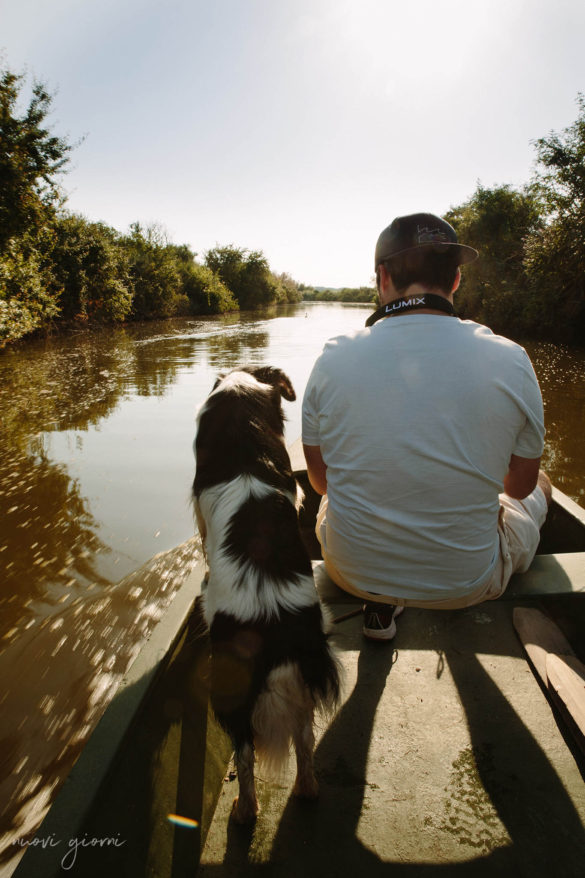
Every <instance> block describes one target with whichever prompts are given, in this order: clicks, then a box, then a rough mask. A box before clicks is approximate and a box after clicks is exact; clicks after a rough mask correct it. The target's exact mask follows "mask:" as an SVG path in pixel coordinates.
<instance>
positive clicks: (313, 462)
mask: <svg viewBox="0 0 585 878" xmlns="http://www.w3.org/2000/svg"><path fill="white" fill-rule="evenodd" d="M303 451H304V452H305V460H306V461H307V475H308V476H309V481H310V483H311V485H312V486H313V488H314V489H315V491H316V492H317V494H326V493H327V464H326V463H325V461H324V460H323V457H322V455H321V448H320V447H319V446H318V445H305V444H303Z"/></svg>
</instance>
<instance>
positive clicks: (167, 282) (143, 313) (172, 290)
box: [124, 223, 181, 320]
mask: <svg viewBox="0 0 585 878" xmlns="http://www.w3.org/2000/svg"><path fill="white" fill-rule="evenodd" d="M130 232H131V233H130V235H129V236H127V237H126V238H125V242H124V243H125V247H126V248H127V252H128V256H129V260H130V274H131V277H132V283H133V288H134V298H133V302H132V317H133V318H134V319H135V320H150V319H152V318H155V317H170V316H172V315H173V314H174V313H176V310H177V298H178V296H179V295H180V292H181V278H180V274H179V271H178V268H177V263H176V259H175V256H174V254H173V249H172V246H169V245H168V242H167V240H166V236H165V234H164V233H163V232H162V230H161V229H160V228H158V227H157V226H149V227H148V228H143V227H142V226H141V225H140V223H133V224H132V225H131V227H130Z"/></svg>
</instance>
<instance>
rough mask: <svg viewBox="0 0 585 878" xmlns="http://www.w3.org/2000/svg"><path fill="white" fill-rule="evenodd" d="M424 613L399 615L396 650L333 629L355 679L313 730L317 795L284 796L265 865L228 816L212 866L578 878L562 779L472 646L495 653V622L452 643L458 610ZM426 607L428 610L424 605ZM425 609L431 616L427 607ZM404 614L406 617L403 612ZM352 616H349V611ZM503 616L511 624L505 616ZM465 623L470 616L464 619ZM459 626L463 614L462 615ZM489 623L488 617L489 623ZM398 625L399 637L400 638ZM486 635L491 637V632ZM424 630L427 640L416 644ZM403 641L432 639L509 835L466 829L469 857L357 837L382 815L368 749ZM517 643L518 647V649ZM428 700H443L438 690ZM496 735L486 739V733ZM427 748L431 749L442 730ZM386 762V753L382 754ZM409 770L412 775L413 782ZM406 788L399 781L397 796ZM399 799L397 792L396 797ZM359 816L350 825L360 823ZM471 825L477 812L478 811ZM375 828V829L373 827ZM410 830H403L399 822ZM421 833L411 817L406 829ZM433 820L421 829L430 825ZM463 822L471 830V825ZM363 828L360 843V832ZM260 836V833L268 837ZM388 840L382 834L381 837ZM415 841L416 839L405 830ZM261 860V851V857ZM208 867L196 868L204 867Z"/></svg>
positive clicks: (353, 628)
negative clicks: (435, 618)
mask: <svg viewBox="0 0 585 878" xmlns="http://www.w3.org/2000/svg"><path fill="white" fill-rule="evenodd" d="M423 612H425V611H412V610H409V611H408V614H405V615H404V617H402V619H401V620H400V623H399V634H398V637H397V639H396V641H395V643H396V648H394V649H393V646H392V645H390V644H385V645H381V644H368V643H367V642H364V641H363V640H362V637H361V632H360V630H359V625H356V624H352V623H343V627H344V628H345V629H346V630H344V631H343V633H341V636H340V637H339V638H338V641H339V642H338V644H337V646H338V647H341V648H342V649H357V650H359V657H358V662H357V678H356V680H355V685H354V688H353V690H352V692H351V694H350V696H349V698H348V699H347V701H346V702H345V703H344V705H343V706H342V708H341V710H340V711H339V713H338V714H337V715H336V717H335V719H334V720H333V722H332V723H331V725H330V726H329V728H328V729H327V731H326V732H325V734H324V735H323V737H322V739H321V741H320V743H319V745H318V747H317V750H316V754H315V764H316V770H317V776H318V778H319V782H320V787H321V794H320V797H319V800H318V801H317V802H315V803H306V802H302V801H298V800H296V799H294V798H292V797H291V798H289V800H288V802H287V805H286V807H285V810H284V812H283V814H282V817H281V820H280V822H279V826H278V829H277V831H276V834H275V836H274V840H273V843H272V848H271V853H270V857H269V862H268V863H266V862H265V863H263V864H253V863H250V862H248V859H247V853H248V848H249V845H250V843H251V841H252V838H253V831H246V830H244V832H242V829H241V827H235V826H230V827H229V830H228V844H227V849H226V854H225V859H224V864H223V869H222V868H221V867H220V869H219V870H218V871H220V872H221V873H222V874H224V875H225V874H232V873H233V874H236V873H237V874H238V875H247V874H252V873H255V872H257V871H258V870H260V871H263V872H266V871H268V873H269V874H270V875H271V876H273V875H274V876H298V875H315V874H318V875H320V876H322V878H333V876H337V875H339V876H341V875H343V876H346V875H361V874H368V876H370V875H374V876H376V875H385V876H386V875H388V874H389V873H390V872H392V873H394V872H396V871H404V872H408V874H409V875H425V876H426V875H427V874H430V873H433V874H437V873H443V874H449V875H458V874H462V875H463V874H465V875H469V874H472V875H495V874H499V873H500V872H501V873H502V874H518V875H524V874H528V873H530V874H531V875H546V876H550V875H560V874H562V875H564V876H567V878H571V876H575V878H577V876H581V875H582V874H583V865H582V864H583V862H585V829H584V827H583V824H582V822H581V819H580V817H579V814H578V813H577V812H576V810H575V807H574V805H573V803H572V801H571V799H570V797H569V795H568V794H567V792H566V790H565V788H564V786H563V783H562V781H561V780H560V778H559V777H558V775H557V773H556V771H555V769H554V767H553V766H552V765H551V763H550V761H549V759H548V757H547V754H546V753H545V752H544V751H543V749H542V748H541V746H540V744H539V743H538V742H537V741H536V739H535V738H534V737H533V735H532V734H531V732H530V731H529V729H528V728H527V726H526V725H525V724H524V722H523V721H522V719H521V718H520V716H519V715H518V713H517V712H516V711H515V709H514V708H513V706H512V704H511V703H510V702H509V701H508V699H507V698H506V697H505V695H504V694H503V692H502V691H501V690H500V688H499V687H498V686H497V685H496V683H495V682H494V681H493V679H492V678H491V677H490V675H489V673H487V672H486V670H485V668H484V666H483V665H482V662H481V661H480V660H479V659H478V654H488V655H489V654H490V651H491V652H492V653H493V651H494V648H495V647H494V639H493V632H491V631H490V630H489V626H488V627H487V629H486V626H475V630H474V632H473V633H474V637H475V643H474V646H475V651H471V652H470V651H469V650H468V649H462V648H461V644H460V643H459V641H458V631H460V624H454V625H453V626H451V625H450V624H448V619H449V618H454V619H457V618H458V619H459V623H461V612H462V611H459V613H458V614H457V613H450V614H445V613H441V614H439V615H440V616H442V617H443V622H444V623H446V624H440V625H437V626H432V628H433V629H434V628H436V629H437V633H436V634H433V635H431V636H430V639H429V638H428V637H424V638H423V636H422V635H421V632H424V631H427V632H428V630H429V626H428V625H421V624H420V620H417V619H415V618H413V624H412V625H407V624H405V623H406V622H407V615H410V616H411V617H414V614H415V613H416V614H420V613H423ZM426 612H427V613H428V612H430V611H426ZM431 615H435V614H431ZM403 620H404V621H403ZM353 621H354V622H356V620H353ZM508 621H509V624H510V626H511V621H510V620H508ZM467 623H468V624H471V620H470V619H468V620H467ZM463 624H465V621H464V622H463ZM494 627H495V626H494ZM401 635H402V636H401ZM490 638H491V639H490ZM425 640H426V643H425V642H423V641H425ZM401 648H404V649H405V650H406V649H421V648H423V649H431V650H434V651H435V652H436V653H437V655H438V657H439V658H438V664H437V676H439V675H440V673H441V670H442V663H443V662H445V663H446V664H447V665H448V667H449V669H450V671H451V674H452V677H453V681H454V683H455V686H456V688H457V691H458V694H459V697H460V699H461V702H462V704H463V707H464V710H465V714H466V717H467V723H468V727H469V734H470V739H471V749H470V753H469V759H470V760H471V762H473V763H474V766H475V767H474V772H475V773H476V777H477V779H478V782H479V784H480V786H481V787H483V790H484V791H485V793H482V795H485V796H487V797H488V799H489V800H490V801H491V803H492V805H493V807H494V809H495V811H496V813H497V816H498V817H499V819H500V821H501V823H502V824H503V826H504V827H505V831H506V832H507V835H508V836H509V840H510V842H509V843H505V844H503V845H502V846H499V847H498V848H497V849H495V850H489V849H488V850H486V846H485V845H484V847H483V854H482V853H481V850H482V848H481V846H479V845H478V849H475V850H474V847H473V842H474V839H473V837H472V835H470V838H469V839H468V841H467V842H465V840H464V842H463V843H467V844H468V845H469V846H468V847H467V848H465V850H466V851H467V850H468V851H469V856H468V858H467V861H465V862H459V863H443V864H439V863H432V862H412V861H411V862H409V863H402V862H399V861H398V857H397V859H396V860H395V861H390V862H389V861H384V860H382V859H381V858H380V857H379V856H378V855H377V854H375V853H374V852H373V851H372V850H370V849H369V848H368V847H367V825H368V820H376V821H384V814H383V813H377V812H376V813H375V814H372V815H368V814H367V809H368V793H369V792H370V789H369V788H370V787H372V786H373V785H372V784H371V783H369V782H368V772H367V764H368V755H369V751H370V742H371V736H372V731H373V727H374V720H375V717H376V711H377V708H378V705H379V702H380V699H381V697H382V694H383V692H384V690H385V688H386V686H389V687H392V673H391V671H392V668H393V666H394V664H395V662H396V660H397V658H398V660H400V651H401ZM520 654H521V653H519V655H520ZM437 710H438V711H440V710H441V704H440V700H439V699H437ZM385 731H386V733H387V735H388V753H389V756H390V757H391V755H392V728H391V727H390V728H388V729H387V730H385ZM494 741H497V742H499V744H498V746H496V747H495V748H494V745H493V742H494ZM436 747H437V748H440V747H441V739H440V737H439V738H438V739H437V741H436ZM389 761H391V759H389ZM416 783H417V778H416V777H413V785H416ZM407 794H408V790H405V795H407ZM396 807H397V808H400V802H397V803H396ZM364 815H365V816H366V820H365V823H363V824H362V827H361V829H360V836H361V838H358V825H359V824H360V820H361V819H362V820H363V818H364ZM477 817H478V820H477V826H478V827H479V830H480V829H481V814H478V815H477ZM375 831H376V832H377V833H378V835H379V834H380V832H381V831H383V828H381V827H380V825H377V826H376V827H375ZM407 831H408V829H407ZM415 831H419V830H416V829H415V828H414V827H413V828H412V832H415ZM432 831H433V830H432V828H430V829H429V832H432ZM473 831H474V830H473V828H472V829H471V833H473ZM364 838H365V841H366V843H364V841H362V839H364ZM266 843H268V839H266ZM390 846H391V840H390ZM413 846H414V847H416V844H415V840H414V839H413ZM263 859H264V857H263ZM213 871H214V870H213V868H212V869H209V867H207V868H206V870H205V873H206V874H208V872H209V873H212V872H213Z"/></svg>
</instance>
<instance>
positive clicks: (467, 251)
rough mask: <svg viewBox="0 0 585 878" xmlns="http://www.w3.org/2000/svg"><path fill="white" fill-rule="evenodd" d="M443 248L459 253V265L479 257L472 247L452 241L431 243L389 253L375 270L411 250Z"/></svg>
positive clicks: (379, 261)
mask: <svg viewBox="0 0 585 878" xmlns="http://www.w3.org/2000/svg"><path fill="white" fill-rule="evenodd" d="M445 247H455V248H457V251H458V253H459V265H468V264H469V263H470V262H475V260H476V259H477V258H478V257H479V253H478V251H477V250H475V249H474V248H473V247H468V245H467V244H456V243H455V242H452V241H444V242H443V241H441V242H439V241H433V242H432V243H431V242H429V243H428V244H417V245H416V247H406V248H405V249H404V250H398V251H397V252H396V253H391V254H390V255H389V256H384V257H382V259H379V260H378V262H377V264H376V268H377V267H378V265H380V264H381V263H382V262H388V261H389V260H390V259H394V257H395V256H400V255H401V254H402V253H410V252H411V251H412V250H422V249H423V248H426V249H432V250H443V249H444V248H445Z"/></svg>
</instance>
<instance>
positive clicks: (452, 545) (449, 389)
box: [303, 313, 544, 600]
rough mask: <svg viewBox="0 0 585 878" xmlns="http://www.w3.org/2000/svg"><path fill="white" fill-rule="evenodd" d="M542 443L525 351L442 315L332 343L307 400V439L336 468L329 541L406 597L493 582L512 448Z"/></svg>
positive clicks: (346, 564) (377, 587)
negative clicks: (501, 495) (501, 497)
mask: <svg viewBox="0 0 585 878" xmlns="http://www.w3.org/2000/svg"><path fill="white" fill-rule="evenodd" d="M543 440H544V418H543V406H542V397H541V393H540V389H539V387H538V382H537V379H536V376H535V374H534V369H533V368H532V364H531V363H530V360H529V358H528V355H527V354H526V351H525V350H524V349H523V348H522V347H520V346H519V345H517V344H516V343H515V342H512V341H510V340H509V339H506V338H503V337H501V336H497V335H494V334H493V333H492V332H491V330H489V329H488V328H487V327H485V326H481V325H479V324H477V323H473V322H472V321H468V320H465V321H462V320H459V319H457V318H453V317H447V316H444V315H435V314H416V313H411V314H402V315H400V316H398V317H391V318H388V319H385V320H382V321H379V322H378V323H376V324H375V325H374V326H373V327H371V328H370V329H364V330H361V331H358V332H355V333H353V334H351V335H347V336H340V337H338V338H334V339H331V340H330V341H329V342H327V344H326V345H325V348H324V350H323V353H322V354H321V356H320V357H319V358H318V360H317V362H316V363H315V366H314V368H313V371H312V373H311V375H310V377H309V381H308V384H307V387H306V390H305V395H304V400H303V442H304V443H305V444H306V445H318V446H319V447H320V448H321V453H322V455H323V459H324V461H325V463H326V464H327V494H328V500H329V507H328V512H327V550H328V552H329V553H330V555H331V558H332V560H333V561H334V563H335V565H336V567H337V568H338V569H339V571H340V572H341V573H342V575H343V576H344V577H345V578H346V579H347V580H348V581H349V582H350V583H351V584H353V585H354V586H356V587H357V588H360V589H363V590H364V591H368V592H374V593H378V594H386V595H392V596H394V597H397V598H402V597H404V598H411V599H416V600H426V599H429V600H442V599H445V600H446V599H450V598H456V597H459V596H463V595H465V594H466V593H467V592H469V591H472V590H474V589H475V588H477V587H478V586H479V585H481V583H482V581H483V580H485V579H486V578H487V577H488V576H489V575H490V573H491V572H492V570H493V567H494V565H495V561H496V556H497V550H498V534H497V520H498V511H499V501H498V495H499V493H501V492H502V491H503V480H504V477H505V475H506V472H507V470H508V465H509V462H510V457H511V455H512V454H516V455H518V456H520V457H527V458H538V457H540V456H541V454H542V450H543Z"/></svg>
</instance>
